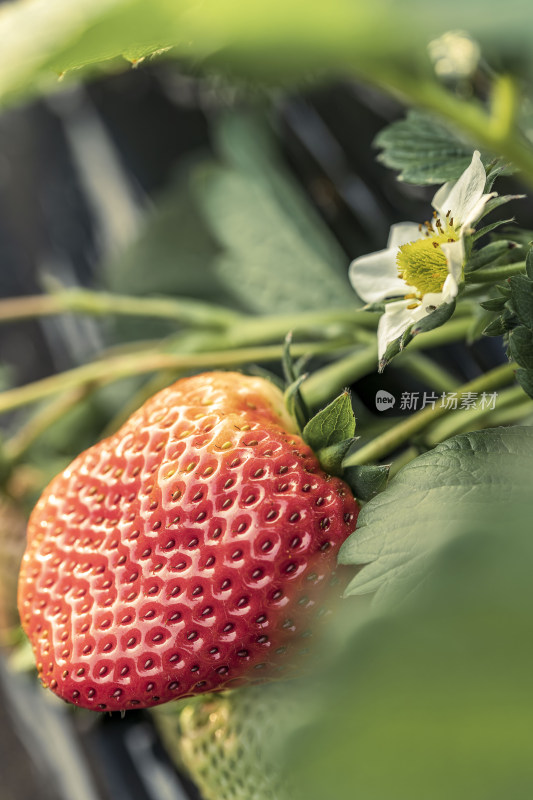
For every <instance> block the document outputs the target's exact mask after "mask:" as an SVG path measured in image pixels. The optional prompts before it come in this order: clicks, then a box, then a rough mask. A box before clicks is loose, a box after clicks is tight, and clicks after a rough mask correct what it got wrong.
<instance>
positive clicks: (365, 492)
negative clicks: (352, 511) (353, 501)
mask: <svg viewBox="0 0 533 800" xmlns="http://www.w3.org/2000/svg"><path fill="white" fill-rule="evenodd" d="M389 469H390V467H389V466H387V465H385V466H380V465H376V466H374V465H372V466H356V467H348V468H347V469H345V470H344V473H343V476H342V477H343V478H344V480H345V481H346V483H347V484H348V486H349V487H350V489H351V490H352V492H353V494H354V496H355V497H357V499H358V500H364V501H365V502H366V501H368V500H371V499H372V498H373V497H375V496H376V495H377V494H379V492H382V491H383V490H384V489H385V487H386V485H387V480H388V477H389Z"/></svg>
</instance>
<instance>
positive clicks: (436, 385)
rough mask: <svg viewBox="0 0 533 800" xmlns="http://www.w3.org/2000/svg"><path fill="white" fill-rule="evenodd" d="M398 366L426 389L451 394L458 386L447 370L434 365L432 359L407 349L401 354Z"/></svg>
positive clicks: (455, 379) (457, 382)
mask: <svg viewBox="0 0 533 800" xmlns="http://www.w3.org/2000/svg"><path fill="white" fill-rule="evenodd" d="M400 365H401V366H402V367H403V368H404V369H405V370H407V372H409V373H410V374H411V375H412V376H413V377H414V378H416V379H417V380H420V381H422V383H424V384H425V385H426V386H427V387H428V388H430V389H434V390H435V391H439V392H453V391H455V389H457V387H458V386H459V385H460V383H459V381H458V380H457V378H455V377H454V376H453V375H452V374H451V373H450V372H448V370H447V369H444V367H441V366H440V365H439V364H436V363H435V361H433V359H431V358H428V356H425V355H422V353H413V352H410V351H409V349H407V350H406V351H405V353H404V354H402V360H401V362H400Z"/></svg>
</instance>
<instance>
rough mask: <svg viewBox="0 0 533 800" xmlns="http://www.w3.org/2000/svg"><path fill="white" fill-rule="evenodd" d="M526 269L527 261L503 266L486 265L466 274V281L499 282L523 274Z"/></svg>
mask: <svg viewBox="0 0 533 800" xmlns="http://www.w3.org/2000/svg"><path fill="white" fill-rule="evenodd" d="M525 271H526V262H525V261H517V262H515V263H514V264H502V265H501V266H498V265H497V266H494V267H485V268H484V269H478V270H475V271H474V272H467V273H466V274H465V283H497V282H498V281H504V280H506V279H507V278H512V277H513V275H523V274H524V272H525Z"/></svg>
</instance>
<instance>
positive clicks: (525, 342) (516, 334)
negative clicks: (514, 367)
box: [509, 325, 533, 370]
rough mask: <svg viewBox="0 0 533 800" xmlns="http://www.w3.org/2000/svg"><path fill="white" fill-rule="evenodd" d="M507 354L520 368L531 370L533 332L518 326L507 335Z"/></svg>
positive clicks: (532, 362)
mask: <svg viewBox="0 0 533 800" xmlns="http://www.w3.org/2000/svg"><path fill="white" fill-rule="evenodd" d="M509 354H510V356H511V358H512V359H513V361H516V363H517V364H518V365H519V366H520V367H525V369H528V370H533V331H531V330H530V329H529V328H526V327H525V326H524V325H520V326H519V327H518V328H514V330H512V331H511V333H510V334H509Z"/></svg>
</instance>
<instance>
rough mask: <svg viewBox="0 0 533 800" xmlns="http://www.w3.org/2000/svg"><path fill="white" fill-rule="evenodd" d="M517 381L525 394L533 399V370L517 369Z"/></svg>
mask: <svg viewBox="0 0 533 800" xmlns="http://www.w3.org/2000/svg"><path fill="white" fill-rule="evenodd" d="M516 380H517V381H518V383H519V384H520V386H521V387H522V389H523V390H524V392H525V393H526V394H527V395H529V397H533V370H531V369H517V370H516Z"/></svg>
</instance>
